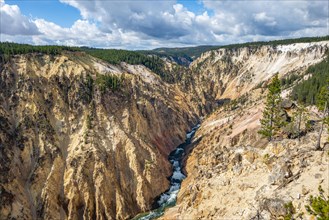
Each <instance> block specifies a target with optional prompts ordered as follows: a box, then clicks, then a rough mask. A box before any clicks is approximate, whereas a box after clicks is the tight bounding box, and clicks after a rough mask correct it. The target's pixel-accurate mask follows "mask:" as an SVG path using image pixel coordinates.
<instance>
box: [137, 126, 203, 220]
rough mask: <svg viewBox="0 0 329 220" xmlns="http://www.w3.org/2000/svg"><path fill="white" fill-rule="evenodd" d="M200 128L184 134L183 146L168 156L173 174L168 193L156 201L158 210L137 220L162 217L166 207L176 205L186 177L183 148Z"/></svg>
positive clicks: (194, 128) (196, 127)
mask: <svg viewBox="0 0 329 220" xmlns="http://www.w3.org/2000/svg"><path fill="white" fill-rule="evenodd" d="M199 127H200V124H198V125H196V126H195V127H193V128H192V130H191V131H190V132H188V133H187V134H186V140H185V143H184V144H181V145H179V146H178V147H177V148H176V149H175V150H174V151H173V152H171V153H170V155H169V158H168V159H169V161H170V163H171V164H172V167H173V174H172V176H171V177H170V188H169V190H168V191H166V192H164V193H162V194H161V196H160V198H159V200H158V201H157V203H158V205H159V208H157V209H155V210H153V211H151V212H149V214H147V215H146V216H143V217H141V218H138V219H139V220H151V219H155V218H157V217H160V216H162V215H163V213H164V211H165V209H166V207H169V206H173V205H175V203H176V199H177V195H178V192H179V189H180V186H181V183H182V181H183V179H185V178H186V176H185V175H184V174H183V172H182V158H183V156H184V154H185V149H184V148H185V147H186V146H187V145H188V144H190V143H191V139H192V138H193V136H194V134H195V132H196V130H197V129H198V128H199Z"/></svg>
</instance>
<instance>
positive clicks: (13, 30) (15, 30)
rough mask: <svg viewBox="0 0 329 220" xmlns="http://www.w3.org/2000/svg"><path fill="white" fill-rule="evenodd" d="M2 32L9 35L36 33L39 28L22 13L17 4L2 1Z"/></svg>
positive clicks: (0, 3)
mask: <svg viewBox="0 0 329 220" xmlns="http://www.w3.org/2000/svg"><path fill="white" fill-rule="evenodd" d="M0 27H1V28H0V33H1V34H8V35H35V34H38V33H39V32H38V29H37V27H36V26H35V24H34V23H33V21H31V20H30V19H28V18H27V17H26V16H24V15H22V14H21V11H20V10H19V7H18V6H17V5H8V4H5V1H4V0H1V1H0Z"/></svg>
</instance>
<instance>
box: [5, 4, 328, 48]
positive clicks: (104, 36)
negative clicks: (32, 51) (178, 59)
mask: <svg viewBox="0 0 329 220" xmlns="http://www.w3.org/2000/svg"><path fill="white" fill-rule="evenodd" d="M0 13H1V14H0V41H2V42H4V41H10V42H17V43H28V44H33V45H49V44H51V45H68V46H90V47H98V48H121V49H131V50H136V49H153V48H158V47H186V46H197V45H225V44H232V43H243V42H251V41H260V40H262V41H263V40H264V41H267V40H274V39H286V38H298V37H311V36H324V35H329V1H327V0H274V1H273V0H272V1H271V0H0Z"/></svg>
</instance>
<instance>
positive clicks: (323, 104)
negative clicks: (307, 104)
mask: <svg viewBox="0 0 329 220" xmlns="http://www.w3.org/2000/svg"><path fill="white" fill-rule="evenodd" d="M317 100H318V102H317V106H318V108H319V110H321V111H322V112H323V113H322V115H323V116H322V119H321V121H322V123H321V128H320V131H319V136H318V141H317V143H316V146H315V150H321V146H320V143H321V136H322V132H323V126H324V124H328V123H329V116H328V111H329V103H328V101H329V80H328V81H327V85H326V86H323V87H322V88H321V90H320V93H319V95H318V97H317Z"/></svg>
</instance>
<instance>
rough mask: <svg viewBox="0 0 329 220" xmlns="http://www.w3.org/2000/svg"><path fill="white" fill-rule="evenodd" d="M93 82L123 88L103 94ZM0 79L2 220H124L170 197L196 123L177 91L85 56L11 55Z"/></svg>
mask: <svg viewBox="0 0 329 220" xmlns="http://www.w3.org/2000/svg"><path fill="white" fill-rule="evenodd" d="M128 72H129V73H128ZM97 74H114V75H117V76H119V77H121V76H122V77H123V78H124V82H123V84H122V86H121V87H120V88H119V89H118V90H115V91H114V90H111V89H110V88H108V89H106V90H105V91H100V89H99V88H98V85H97V83H96V78H97V77H98V76H97ZM87 75H89V76H90V77H91V78H92V79H93V85H92V86H90V85H89V86H88V83H87ZM0 77H1V78H0V84H1V88H0V100H1V105H0V120H1V123H0V124H1V125H0V143H1V165H0V167H1V185H0V187H1V188H0V189H1V191H0V194H1V207H0V219H7V218H8V219H9V218H16V219H81V218H82V217H83V218H84V219H128V218H131V217H132V216H134V215H136V214H137V213H139V212H143V211H146V210H149V209H150V208H151V205H152V203H153V202H154V201H153V200H154V198H155V197H156V196H158V195H159V194H160V193H161V192H163V191H165V190H166V189H167V188H168V184H169V182H168V180H167V177H168V176H170V173H171V166H170V163H169V162H168V161H167V156H168V154H169V153H170V152H171V151H172V150H173V149H174V148H175V147H176V146H177V145H179V144H180V143H181V142H183V141H184V138H185V132H186V131H187V130H188V128H189V127H190V126H192V125H193V124H194V123H196V115H195V114H192V113H193V112H195V110H194V109H193V108H192V106H191V104H190V103H188V102H187V100H186V97H185V96H183V93H182V92H181V91H180V90H179V89H178V88H177V87H176V86H172V85H168V84H166V83H163V82H162V81H161V80H160V78H159V77H158V76H157V75H155V74H154V73H152V72H150V71H149V70H147V69H146V68H145V67H141V66H137V67H136V66H131V65H127V64H122V66H111V65H109V64H106V63H104V62H101V61H99V60H96V59H94V58H91V57H88V56H86V55H81V54H80V56H75V55H74V56H73V55H72V54H71V55H66V56H65V55H62V56H39V55H35V56H34V57H33V56H32V57H31V56H23V55H22V56H16V57H15V58H13V59H12V60H11V61H10V62H9V63H7V64H5V65H4V66H3V67H2V68H1V73H0ZM159 85H160V86H159Z"/></svg>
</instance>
